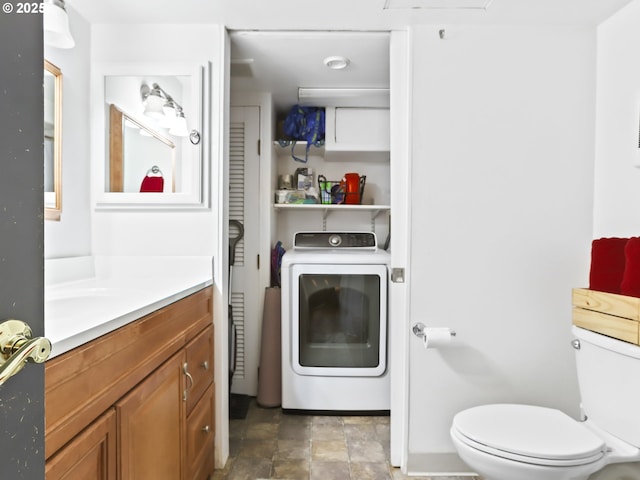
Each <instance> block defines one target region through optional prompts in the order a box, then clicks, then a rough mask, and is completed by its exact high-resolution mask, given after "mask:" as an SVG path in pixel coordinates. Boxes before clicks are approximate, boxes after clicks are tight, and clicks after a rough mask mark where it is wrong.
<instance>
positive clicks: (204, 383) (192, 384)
mask: <svg viewBox="0 0 640 480" xmlns="http://www.w3.org/2000/svg"><path fill="white" fill-rule="evenodd" d="M186 368H187V372H188V373H189V375H191V378H190V379H188V380H187V415H189V414H190V413H191V410H193V407H194V406H195V405H196V403H198V400H200V398H201V397H202V394H203V393H204V392H205V390H206V389H207V387H209V385H211V383H212V382H213V325H211V326H210V327H208V328H206V329H205V330H203V331H202V333H200V334H199V335H198V336H197V337H196V338H194V339H193V340H192V341H191V342H190V343H189V345H187V367H186Z"/></svg>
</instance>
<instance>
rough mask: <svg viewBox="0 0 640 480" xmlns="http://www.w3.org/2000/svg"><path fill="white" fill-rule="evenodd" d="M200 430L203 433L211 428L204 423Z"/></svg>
mask: <svg viewBox="0 0 640 480" xmlns="http://www.w3.org/2000/svg"><path fill="white" fill-rule="evenodd" d="M202 431H203V432H204V433H209V432H210V431H211V428H210V427H209V425H205V426H204V427H202Z"/></svg>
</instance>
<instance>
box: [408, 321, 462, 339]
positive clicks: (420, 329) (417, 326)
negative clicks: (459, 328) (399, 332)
mask: <svg viewBox="0 0 640 480" xmlns="http://www.w3.org/2000/svg"><path fill="white" fill-rule="evenodd" d="M411 330H412V331H413V334H414V335H415V336H416V337H418V338H424V336H425V335H426V330H427V326H426V325H425V324H424V323H422V322H418V323H414V324H413V327H412V328H411ZM449 333H450V335H451V336H452V337H455V336H456V332H454V331H453V330H451V332H449Z"/></svg>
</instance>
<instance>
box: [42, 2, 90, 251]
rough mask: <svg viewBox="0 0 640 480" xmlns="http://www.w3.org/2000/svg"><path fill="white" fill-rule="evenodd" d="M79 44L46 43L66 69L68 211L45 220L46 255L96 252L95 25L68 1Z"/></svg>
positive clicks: (47, 53)
mask: <svg viewBox="0 0 640 480" xmlns="http://www.w3.org/2000/svg"><path fill="white" fill-rule="evenodd" d="M67 13H68V15H69V23H70V28H71V33H72V35H73V37H74V39H75V42H76V46H75V47H74V48H72V49H69V50H64V49H59V48H53V47H49V46H46V45H45V48H44V57H45V58H46V59H47V60H49V61H50V62H52V63H53V64H54V65H56V66H57V67H59V68H60V69H61V70H62V87H63V92H62V216H61V219H60V221H59V222H53V221H46V222H44V235H45V237H44V240H45V242H44V245H45V251H44V255H45V258H59V257H75V256H82V255H89V254H90V252H91V222H90V212H91V210H90V206H89V185H90V181H89V178H90V177H89V165H90V162H89V138H90V130H89V122H87V119H88V118H89V70H90V65H91V63H90V60H89V59H90V52H91V26H90V25H89V24H88V23H87V21H86V20H85V19H84V18H82V17H81V16H80V15H78V14H77V13H76V11H75V10H74V9H73V8H72V7H70V6H69V5H67Z"/></svg>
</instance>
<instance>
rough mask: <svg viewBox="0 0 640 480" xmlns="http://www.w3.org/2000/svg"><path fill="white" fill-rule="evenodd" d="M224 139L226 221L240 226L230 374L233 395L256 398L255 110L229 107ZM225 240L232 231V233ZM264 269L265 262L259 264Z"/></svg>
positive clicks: (257, 160)
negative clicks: (232, 369)
mask: <svg viewBox="0 0 640 480" xmlns="http://www.w3.org/2000/svg"><path fill="white" fill-rule="evenodd" d="M229 133H230V138H229V219H230V220H237V221H239V222H240V223H242V225H243V226H244V237H243V238H242V239H241V240H240V241H239V242H238V244H237V245H236V249H235V262H234V265H233V266H232V267H231V268H232V269H233V273H232V285H231V305H232V307H233V321H234V324H235V326H236V338H237V347H236V370H235V373H234V375H233V381H232V383H231V391H232V392H233V393H242V394H246V395H256V393H257V388H258V361H259V358H260V334H261V325H262V319H261V317H260V315H261V312H262V302H263V294H264V292H262V291H261V290H260V282H259V277H258V251H259V250H258V249H259V244H260V231H259V214H260V204H259V196H260V182H259V178H260V177H259V173H260V156H259V152H258V148H259V147H258V141H259V135H260V109H259V108H258V107H231V122H230V131H229ZM230 234H231V236H236V235H237V231H236V230H235V229H234V228H232V229H231V232H230ZM265 260H266V263H265V265H267V266H268V264H269V263H268V259H265Z"/></svg>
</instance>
